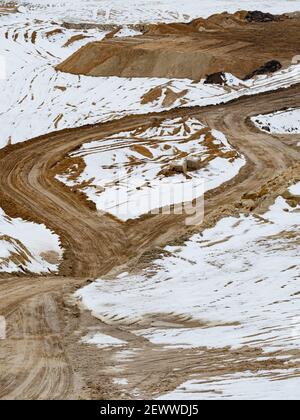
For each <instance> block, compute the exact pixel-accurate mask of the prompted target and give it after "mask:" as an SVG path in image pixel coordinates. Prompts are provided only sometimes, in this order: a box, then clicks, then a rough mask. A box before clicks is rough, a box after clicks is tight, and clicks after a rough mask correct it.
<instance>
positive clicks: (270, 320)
mask: <svg viewBox="0 0 300 420" xmlns="http://www.w3.org/2000/svg"><path fill="white" fill-rule="evenodd" d="M299 189H300V183H299V184H297V185H296V186H293V187H292V188H291V189H290V192H292V193H294V194H295V193H298V192H299ZM299 212H300V206H299V205H298V207H296V208H292V207H290V205H289V204H288V203H287V202H286V201H285V200H284V199H283V198H282V197H279V198H278V199H277V200H276V202H275V203H274V205H273V206H272V207H271V208H270V210H269V211H268V212H267V213H266V214H264V215H263V216H262V217H255V216H249V217H246V216H245V215H241V216H240V217H239V218H234V217H229V218H225V219H223V220H221V221H220V222H219V223H218V224H217V225H216V226H215V227H214V228H212V229H208V230H206V231H204V232H203V234H201V235H200V234H196V235H194V236H193V237H192V238H191V239H190V240H188V241H187V242H186V243H185V244H184V245H182V246H168V247H166V248H165V250H164V254H163V255H162V256H161V259H157V260H156V261H154V262H153V263H152V264H151V265H150V266H149V267H148V268H146V269H144V270H143V272H142V273H141V274H132V275H130V274H128V273H125V274H124V276H121V277H122V278H117V279H115V280H111V279H110V280H105V279H100V280H98V281H97V282H95V283H93V284H91V285H89V286H87V287H85V288H84V289H82V290H80V291H78V292H77V293H76V297H77V298H78V299H79V300H80V301H81V303H82V304H83V305H84V306H85V307H87V308H88V309H90V310H91V311H92V312H93V314H95V315H96V317H97V318H98V319H101V320H102V321H103V322H105V323H108V324H117V325H120V326H122V325H123V326H126V325H135V326H136V331H135V333H136V334H138V335H141V336H143V337H145V338H147V339H148V340H150V341H151V342H152V343H154V344H158V345H163V346H166V347H176V348H211V349H214V348H220V349H221V348H226V347H231V348H235V349H239V348H243V347H245V346H248V347H251V348H262V349H263V350H264V351H265V354H266V357H267V355H268V353H270V352H275V351H278V352H279V353H278V354H279V357H283V355H285V354H286V355H287V358H288V357H289V356H288V354H289V351H293V350H294V351H296V350H297V349H299V345H300V327H299V326H300V314H299V299H300V285H299V282H298V279H299V276H300V267H299V265H298V264H297V261H299V257H300V249H299V238H300V233H299V232H300V230H299V227H300V217H299ZM168 317H169V319H170V320H172V321H171V322H173V323H174V322H175V323H177V324H178V325H177V326H174V327H172V326H170V325H167V324H168V323H167V322H166V321H165V323H166V327H164V326H163V323H164V320H167V319H168ZM160 320H161V321H160ZM188 321H193V323H194V325H193V326H192V327H190V326H189V325H188ZM197 322H198V324H199V326H197ZM157 323H160V326H156V325H157ZM299 374H300V372H298V376H299ZM268 375H269V376H272V380H274V375H275V374H274V372H273V371H272V372H269V373H267V374H266V377H264V378H261V377H260V378H259V379H255V375H254V377H251V375H250V377H247V378H246V379H245V378H242V377H241V378H230V377H229V378H226V377H224V378H219V379H218V378H216V383H217V388H216V389H217V390H218V389H219V388H220V389H221V390H222V392H224V394H225V396H226V395H227V396H230V395H231V396H234V397H239V396H240V397H242V396H245V395H244V394H243V392H244V391H243V389H242V388H240V387H239V384H240V383H242V384H246V385H247V384H248V383H249V389H248V397H249V398H251V397H253V398H255V397H256V396H257V392H258V390H257V389H256V388H255V386H254V385H253V386H252V385H251V384H255V382H258V385H259V384H261V386H262V387H261V389H262V390H263V389H264V387H263V385H264V384H267V383H268ZM259 376H260V375H259ZM294 376H296V375H292V377H293V378H294ZM275 377H276V375H275ZM289 378H290V376H289ZM210 379H211V380H212V382H213V383H212V385H211V386H209V385H208V386H207V385H203V384H202V382H201V381H200V382H199V387H198V381H196V382H192V383H191V384H189V385H188V386H182V388H180V389H179V390H178V393H179V394H180V396H181V395H182V394H183V393H185V395H186V398H193V396H195V394H194V393H195V391H197V392H198V391H199V393H201V391H203V389H206V390H207V389H215V386H214V385H215V383H214V379H213V378H210ZM193 380H194V378H193ZM286 380H288V379H286ZM228 381H229V382H228ZM228 383H229V385H228ZM295 383H296V384H297V386H295ZM290 385H291V384H289V385H288V388H286V387H285V386H283V385H282V386H280V384H279V383H278V384H277V385H276V384H273V383H272V384H271V387H269V388H268V389H267V391H266V393H264V394H262V395H261V396H262V397H268V396H269V395H272V396H273V397H287V394H286V390H287V389H290ZM293 386H294V387H295V389H294V391H293V394H292V395H293V396H295V393H296V394H297V397H298V398H300V391H299V389H300V388H299V386H300V377H299V378H294V379H293ZM274 387H275V388H276V389H275V391H274V393H273V391H272V390H273V389H274ZM178 393H177V394H176V393H175V394H174V395H173V394H172V396H173V397H176V398H177V396H178ZM231 393H232V394H231ZM211 394H212V393H211ZM197 396H199V394H197ZM206 397H207V395H206V393H205V394H204V398H206Z"/></svg>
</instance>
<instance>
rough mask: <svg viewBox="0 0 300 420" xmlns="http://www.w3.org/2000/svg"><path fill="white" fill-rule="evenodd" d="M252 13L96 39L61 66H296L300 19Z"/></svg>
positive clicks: (104, 70)
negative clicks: (251, 15)
mask: <svg viewBox="0 0 300 420" xmlns="http://www.w3.org/2000/svg"><path fill="white" fill-rule="evenodd" d="M247 16H248V14H247V12H239V13H236V14H234V15H229V14H228V13H223V14H221V15H215V16H212V17H210V18H209V19H206V20H205V19H197V20H195V21H193V22H191V23H190V24H170V25H163V24H160V25H152V26H149V27H148V28H146V29H145V31H144V35H142V36H138V37H131V38H120V39H115V38H113V39H106V40H104V41H101V42H94V43H90V44H88V45H86V46H85V47H83V48H81V49H80V50H79V51H77V52H76V53H75V54H73V55H72V56H71V57H70V58H68V59H67V60H66V61H65V62H63V63H62V64H61V65H59V66H58V67H57V69H58V70H61V71H64V72H69V73H73V74H84V75H90V76H120V77H167V78H189V79H194V80H198V79H200V78H204V77H205V76H206V75H207V74H213V73H217V72H220V71H223V72H228V73H233V74H235V75H236V76H237V77H239V78H245V77H246V75H249V74H251V73H253V72H254V71H255V70H256V69H258V68H260V67H261V66H262V65H264V64H265V63H267V62H269V61H271V60H278V61H280V62H281V63H282V65H283V66H287V65H290V63H291V59H292V57H293V56H294V55H295V54H297V53H298V51H299V44H300V18H299V17H294V18H287V17H281V18H276V19H275V20H274V21H269V20H268V21H267V22H264V21H262V22H256V21H251V22H249V19H248V20H247V19H246V17H247Z"/></svg>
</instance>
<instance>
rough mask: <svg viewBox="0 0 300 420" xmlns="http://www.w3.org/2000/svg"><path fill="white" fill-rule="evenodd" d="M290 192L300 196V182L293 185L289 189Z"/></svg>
mask: <svg viewBox="0 0 300 420" xmlns="http://www.w3.org/2000/svg"><path fill="white" fill-rule="evenodd" d="M289 191H290V193H291V194H293V195H296V196H300V183H299V184H296V185H293V186H291V187H290V189H289Z"/></svg>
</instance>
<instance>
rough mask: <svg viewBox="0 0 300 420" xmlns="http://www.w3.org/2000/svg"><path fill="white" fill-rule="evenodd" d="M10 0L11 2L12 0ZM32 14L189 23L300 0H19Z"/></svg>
mask: <svg viewBox="0 0 300 420" xmlns="http://www.w3.org/2000/svg"><path fill="white" fill-rule="evenodd" d="M8 2H9V1H8ZM18 4H20V5H25V7H26V9H27V11H26V9H25V8H22V10H24V12H25V11H26V13H30V15H31V16H34V17H36V16H40V14H41V13H44V15H45V16H47V17H48V18H51V19H52V18H55V19H68V20H69V21H70V20H71V21H87V22H98V23H116V24H124V23H147V22H178V21H181V22H188V21H190V20H192V19H195V18H197V17H200V16H202V17H208V16H210V15H212V14H214V13H220V12H224V11H227V12H236V11H237V10H261V11H265V12H273V13H286V12H294V11H298V10H299V2H298V0H268V1H261V0H260V1H259V0H252V1H250V0H127V1H124V0H24V1H22V0H19V1H18Z"/></svg>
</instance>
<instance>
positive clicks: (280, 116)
mask: <svg viewBox="0 0 300 420" xmlns="http://www.w3.org/2000/svg"><path fill="white" fill-rule="evenodd" d="M252 121H253V123H254V124H255V125H256V126H257V127H258V128H260V129H261V130H263V131H266V132H268V133H272V134H300V109H288V110H284V111H278V112H275V113H273V114H267V115H257V116H256V117H252Z"/></svg>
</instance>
